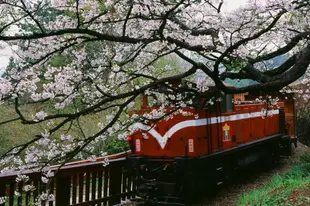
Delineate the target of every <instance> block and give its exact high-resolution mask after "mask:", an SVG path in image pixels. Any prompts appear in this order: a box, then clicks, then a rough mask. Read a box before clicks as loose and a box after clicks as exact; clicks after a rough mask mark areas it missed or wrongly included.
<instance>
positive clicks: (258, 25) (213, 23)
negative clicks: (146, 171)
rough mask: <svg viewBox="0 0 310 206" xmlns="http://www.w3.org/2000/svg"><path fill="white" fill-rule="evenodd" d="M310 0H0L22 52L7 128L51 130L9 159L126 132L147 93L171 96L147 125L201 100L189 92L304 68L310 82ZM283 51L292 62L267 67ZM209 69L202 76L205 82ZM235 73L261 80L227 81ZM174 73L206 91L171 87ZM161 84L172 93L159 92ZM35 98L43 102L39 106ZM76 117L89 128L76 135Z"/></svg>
mask: <svg viewBox="0 0 310 206" xmlns="http://www.w3.org/2000/svg"><path fill="white" fill-rule="evenodd" d="M227 1H228V0H227ZM309 5H310V2H309V1H308V0H299V1H291V0H269V1H257V0H256V1H255V0H250V1H248V2H247V4H245V5H243V6H240V7H239V8H237V9H236V10H233V11H230V10H227V9H224V7H225V0H151V1H148V0H129V1H120V0H107V1H103V0H97V1H96V0H83V1H81V0H68V1H64V0H41V1H34V0H33V1H30V0H0V12H1V17H0V40H2V41H5V42H7V43H8V44H9V45H11V46H12V47H14V48H16V49H15V51H16V54H17V56H18V58H15V59H14V60H12V61H11V63H10V65H9V67H8V68H7V70H6V71H5V73H4V74H3V75H2V77H0V99H1V101H2V102H7V103H9V104H12V105H14V109H15V113H16V117H15V118H13V119H3V120H1V123H0V124H1V125H4V124H9V123H11V122H13V121H19V122H21V123H22V124H27V125H28V124H29V125H32V124H38V125H40V127H41V128H42V132H41V134H37V135H36V136H34V137H33V138H32V139H31V140H30V141H28V142H26V143H23V144H20V145H18V146H16V147H14V148H12V150H9V151H8V152H7V153H5V154H4V155H3V156H2V158H1V160H0V167H2V168H5V169H4V170H10V169H26V168H29V167H36V166H38V165H49V164H52V163H55V162H59V161H69V160H71V159H72V158H73V157H75V156H76V155H77V154H79V153H80V152H81V151H87V152H91V151H92V150H93V146H92V145H94V144H96V142H98V141H100V140H102V139H106V138H107V137H118V138H120V139H124V138H126V136H127V135H128V134H130V133H131V132H132V131H133V130H134V129H135V128H134V127H133V126H132V125H133V124H134V122H135V121H136V120H137V119H135V118H129V111H130V109H132V108H134V107H135V106H136V105H137V104H138V103H139V101H140V99H139V98H140V97H139V95H140V94H142V93H145V94H153V95H155V96H156V97H157V98H156V99H157V101H159V102H160V103H161V107H160V108H159V109H158V110H157V111H153V112H152V113H150V114H147V115H145V116H144V117H143V121H148V120H150V119H160V118H165V112H164V107H165V106H171V105H172V104H173V107H174V108H176V112H180V111H179V110H178V109H180V108H182V107H184V106H186V105H187V106H192V100H191V99H190V98H186V96H188V94H193V95H194V94H197V93H202V92H203V91H205V90H208V88H209V86H210V85H216V86H217V87H218V88H219V89H221V90H222V91H223V92H225V93H242V92H247V91H254V90H281V89H283V88H284V87H285V86H287V85H289V84H290V83H292V82H294V81H296V80H298V79H300V77H302V76H304V75H306V77H305V80H304V82H305V83H308V77H307V76H308V75H307V69H308V68H309V63H310V43H309V42H308V40H309V37H310V36H309V35H310V28H309V22H310V15H309V9H310V7H309ZM279 56H285V59H286V60H285V61H284V62H281V64H280V65H277V66H275V67H273V68H267V67H266V62H270V61H272V60H273V59H274V58H276V57H279ZM177 68H178V69H177ZM199 72H200V73H203V74H204V77H202V76H200V77H199V78H195V75H197V73H199ZM228 78H229V79H247V80H251V81H255V82H257V83H256V84H253V85H246V86H244V87H227V86H225V84H224V81H225V79H228ZM176 79H185V80H186V79H191V80H194V81H196V84H197V88H193V87H190V86H188V87H179V88H174V87H171V85H170V83H169V82H171V81H172V80H176ZM159 84H161V85H166V87H167V90H165V91H164V92H163V91H162V92H161V91H153V90H152V88H154V87H155V86H156V85H159ZM172 100H173V101H172ZM26 105H40V109H41V110H40V111H37V112H36V113H33V114H29V113H27V112H26V110H27V109H25V108H26V107H25V106H26ZM95 114H97V115H102V116H103V118H104V119H103V120H101V121H98V130H97V132H96V133H94V134H87V133H85V132H83V125H80V120H81V119H83V118H84V117H86V116H90V115H95ZM72 125H77V127H78V128H79V129H80V133H79V135H76V136H74V135H72V134H70V130H71V129H72ZM25 135H26V134H25ZM12 163H14V164H12Z"/></svg>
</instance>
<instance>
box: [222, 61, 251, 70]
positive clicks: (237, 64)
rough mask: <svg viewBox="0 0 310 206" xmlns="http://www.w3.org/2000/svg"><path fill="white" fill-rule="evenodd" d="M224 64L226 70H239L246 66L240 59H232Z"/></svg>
mask: <svg viewBox="0 0 310 206" xmlns="http://www.w3.org/2000/svg"><path fill="white" fill-rule="evenodd" d="M224 66H225V68H226V69H227V70H228V71H239V70H241V69H242V68H243V67H245V66H246V62H244V61H240V60H236V61H234V60H232V61H229V62H226V63H224Z"/></svg>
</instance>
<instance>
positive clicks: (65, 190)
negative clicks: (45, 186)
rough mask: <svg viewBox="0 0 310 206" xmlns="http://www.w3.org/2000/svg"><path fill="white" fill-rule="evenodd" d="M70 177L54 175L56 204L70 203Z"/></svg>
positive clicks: (58, 205) (59, 205) (57, 205)
mask: <svg viewBox="0 0 310 206" xmlns="http://www.w3.org/2000/svg"><path fill="white" fill-rule="evenodd" d="M70 184H71V180H70V177H61V176H59V177H56V206H67V205H70Z"/></svg>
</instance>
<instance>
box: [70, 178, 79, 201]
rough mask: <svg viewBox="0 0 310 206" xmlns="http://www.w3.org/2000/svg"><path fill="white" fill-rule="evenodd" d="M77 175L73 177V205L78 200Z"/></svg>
mask: <svg viewBox="0 0 310 206" xmlns="http://www.w3.org/2000/svg"><path fill="white" fill-rule="evenodd" d="M77 178H78V177H77V175H73V176H72V197H71V199H72V204H75V203H76V198H77Z"/></svg>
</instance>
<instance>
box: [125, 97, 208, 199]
mask: <svg viewBox="0 0 310 206" xmlns="http://www.w3.org/2000/svg"><path fill="white" fill-rule="evenodd" d="M143 98H144V101H143V102H144V104H143V106H142V109H141V110H139V111H137V112H136V113H135V114H133V118H134V116H136V117H137V116H140V117H141V116H143V117H144V118H147V117H148V115H153V116H156V115H158V114H155V113H161V114H160V115H158V117H160V119H157V120H155V121H151V122H149V123H148V124H143V123H141V122H139V123H136V124H135V125H134V127H135V132H134V133H133V134H132V135H131V136H129V137H128V143H129V145H130V148H131V151H132V154H131V155H130V157H128V163H129V164H128V166H129V171H131V172H132V173H133V174H135V176H136V177H137V179H138V180H137V194H138V196H140V197H142V198H143V199H144V200H149V201H153V202H154V201H155V203H157V204H158V203H159V202H179V201H183V200H182V198H183V197H186V198H188V196H192V195H194V194H192V193H191V192H190V191H189V190H191V188H192V189H193V188H196V186H195V187H194V185H196V184H195V182H196V181H199V178H197V171H199V168H198V167H199V164H198V163H197V159H198V157H200V156H202V155H205V154H207V153H208V147H207V145H208V144H207V136H206V134H207V118H206V116H207V114H206V111H205V110H203V109H200V110H197V109H193V108H190V107H188V108H186V107H184V108H182V109H177V110H176V108H172V107H169V108H160V107H156V106H155V107H150V106H147V105H148V103H149V102H147V99H146V98H148V97H147V96H146V95H144V96H143ZM191 185H192V186H191Z"/></svg>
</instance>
